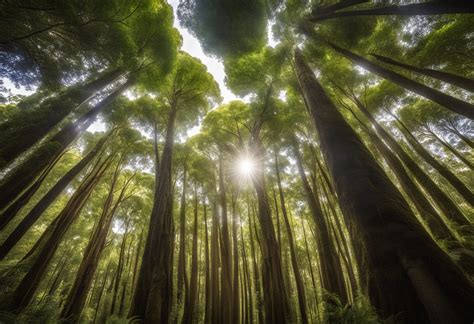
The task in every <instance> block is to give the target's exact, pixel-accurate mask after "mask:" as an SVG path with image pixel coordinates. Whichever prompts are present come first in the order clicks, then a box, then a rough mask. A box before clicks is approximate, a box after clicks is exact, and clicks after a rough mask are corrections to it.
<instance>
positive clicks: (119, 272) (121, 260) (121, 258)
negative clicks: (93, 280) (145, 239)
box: [110, 219, 130, 315]
mask: <svg viewBox="0 0 474 324" xmlns="http://www.w3.org/2000/svg"><path fill="white" fill-rule="evenodd" d="M129 225H130V219H127V221H126V224H125V232H124V233H123V238H122V243H121V244H120V253H119V260H118V261H119V262H118V265H117V275H116V277H115V283H114V293H113V294H112V305H111V306H110V314H111V315H113V314H114V313H115V309H116V304H117V296H118V293H119V288H120V283H121V280H122V273H123V268H124V259H125V247H126V243H127V237H128V228H129Z"/></svg>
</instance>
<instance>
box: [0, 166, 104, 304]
mask: <svg viewBox="0 0 474 324" xmlns="http://www.w3.org/2000/svg"><path fill="white" fill-rule="evenodd" d="M111 162H112V160H111V159H109V160H105V161H103V162H102V163H100V164H98V165H97V166H96V167H95V169H94V170H93V171H92V172H91V173H90V174H89V175H88V176H87V177H86V179H84V180H83V182H82V183H81V185H80V186H79V188H78V189H77V190H76V192H74V194H73V195H72V197H71V199H69V202H68V203H67V205H66V206H65V207H64V208H63V210H62V211H61V212H60V213H59V215H58V216H57V218H56V221H53V223H52V224H51V225H50V227H51V230H48V229H47V230H46V231H47V232H48V233H50V234H49V235H48V236H47V237H44V239H42V240H43V241H44V243H43V244H42V246H41V250H40V251H39V252H38V253H37V254H36V255H35V256H34V257H35V261H34V262H33V264H32V266H31V268H30V269H29V271H28V272H27V274H26V275H25V276H24V277H23V279H22V280H21V282H20V284H19V285H18V286H17V288H16V290H15V292H14V293H13V295H12V296H11V298H10V302H9V303H8V306H7V309H9V310H11V311H16V312H17V311H21V310H22V309H23V308H24V307H26V306H28V304H29V303H30V302H31V300H32V298H33V296H34V294H35V292H36V290H37V288H38V286H39V284H40V281H41V279H42V278H43V276H44V274H45V272H46V270H47V267H48V265H49V262H50V261H51V259H52V258H53V256H54V254H55V252H56V250H57V248H58V246H59V243H60V242H61V240H62V238H63V237H64V234H65V233H66V232H67V230H68V229H69V227H70V226H71V224H72V223H73V222H74V220H75V219H76V218H77V216H78V215H79V214H80V212H81V210H82V208H83V207H84V205H85V203H86V202H87V200H88V198H89V196H90V194H91V193H92V190H93V188H94V187H95V185H96V184H97V182H98V181H99V180H100V178H101V177H102V176H103V174H104V173H105V171H106V170H107V168H108V167H109V166H110V163H111Z"/></svg>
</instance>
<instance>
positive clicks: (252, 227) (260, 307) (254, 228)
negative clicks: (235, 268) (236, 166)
mask: <svg viewBox="0 0 474 324" xmlns="http://www.w3.org/2000/svg"><path fill="white" fill-rule="evenodd" d="M247 206H248V208H247V209H248V219H249V233H250V251H251V253H252V268H253V279H254V283H255V300H256V304H257V315H258V323H259V324H263V323H265V321H264V318H263V298H262V297H263V296H262V292H261V290H260V269H259V267H258V263H257V256H256V249H255V243H254V236H253V234H252V233H253V232H255V235H257V234H256V233H257V226H256V225H255V222H254V221H253V217H251V216H250V215H251V214H252V213H253V209H254V208H253V206H252V208H251V209H252V210H250V204H249V203H247Z"/></svg>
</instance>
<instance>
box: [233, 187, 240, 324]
mask: <svg viewBox="0 0 474 324" xmlns="http://www.w3.org/2000/svg"><path fill="white" fill-rule="evenodd" d="M231 200H232V202H231V203H232V211H231V213H232V246H233V261H232V262H233V266H234V269H233V271H232V275H233V283H232V323H240V300H239V291H240V289H239V246H238V240H237V224H238V221H239V220H238V218H237V211H236V208H237V207H236V204H237V201H236V200H237V197H235V196H234V194H233V195H232V199H231Z"/></svg>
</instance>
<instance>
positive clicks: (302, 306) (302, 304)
mask: <svg viewBox="0 0 474 324" xmlns="http://www.w3.org/2000/svg"><path fill="white" fill-rule="evenodd" d="M275 173H276V176H277V182H278V192H279V194H280V204H281V212H282V214H283V221H284V223H285V227H286V234H287V237H288V243H289V246H290V256H291V266H292V268H293V275H294V277H295V282H296V291H297V293H298V306H299V310H300V316H301V319H300V321H301V323H308V314H307V312H306V294H305V289H304V283H303V278H302V277H301V271H300V269H299V266H298V259H297V256H296V249H295V241H294V238H293V232H292V229H291V226H290V221H289V220H288V214H287V212H286V204H285V196H284V194H283V188H282V186H281V178H280V167H279V165H278V152H277V151H275Z"/></svg>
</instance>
